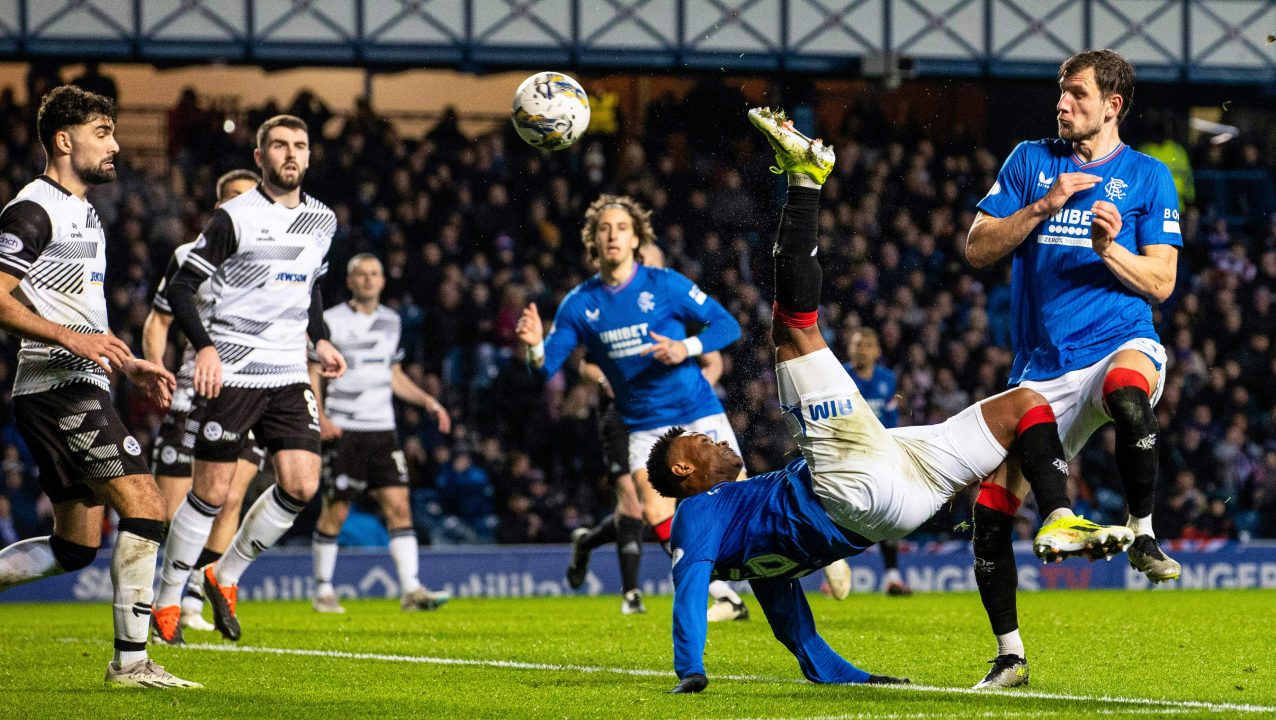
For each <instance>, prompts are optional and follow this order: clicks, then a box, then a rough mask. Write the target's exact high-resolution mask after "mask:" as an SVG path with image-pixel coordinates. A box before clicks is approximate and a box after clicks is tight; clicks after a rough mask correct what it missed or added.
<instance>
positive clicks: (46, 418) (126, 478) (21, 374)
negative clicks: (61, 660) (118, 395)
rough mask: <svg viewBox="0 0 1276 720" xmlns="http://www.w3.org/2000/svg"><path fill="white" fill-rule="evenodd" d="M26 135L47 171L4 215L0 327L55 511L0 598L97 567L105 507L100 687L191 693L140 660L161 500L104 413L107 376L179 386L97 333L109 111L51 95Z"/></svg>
mask: <svg viewBox="0 0 1276 720" xmlns="http://www.w3.org/2000/svg"><path fill="white" fill-rule="evenodd" d="M36 134H37V135H38V136H39V138H40V144H41V145H43V146H44V152H45V156H46V157H47V158H48V160H47V164H46V165H45V169H44V174H43V175H41V176H40V177H38V178H36V179H35V180H34V181H33V182H31V183H29V184H28V185H27V186H26V187H24V188H22V190H21V191H20V192H19V193H18V195H17V196H16V197H15V198H14V199H13V201H12V202H10V203H9V204H8V205H6V206H5V207H4V211H3V212H0V327H2V328H3V329H4V330H5V331H6V332H9V333H12V334H14V335H17V336H19V337H21V338H22V347H21V350H19V352H18V371H17V375H16V377H15V378H14V382H13V406H14V417H15V419H16V420H17V424H18V430H19V431H20V432H21V433H22V438H23V440H25V441H26V444H27V447H28V448H29V449H30V450H31V454H32V455H33V456H34V457H35V460H36V464H37V466H38V467H39V469H40V486H41V488H43V490H44V492H45V494H46V495H48V496H49V500H50V501H51V502H52V503H53V534H52V535H50V536H46V537H39V538H31V539H29V540H23V541H22V542H19V543H15V544H13V545H10V546H9V547H7V548H5V549H4V550H0V590H4V589H6V588H10V587H13V586H15V585H21V584H22V583H27V582H31V581H33V580H39V579H41V578H45V577H49V576H52V575H59V574H61V573H64V572H72V571H75V570H79V569H81V568H83V567H86V566H87V565H88V564H89V563H91V562H93V558H94V557H95V556H96V555H97V550H98V548H99V547H100V546H101V544H102V520H103V508H102V504H103V503H104V502H109V503H110V504H111V507H113V508H114V509H115V511H116V512H117V513H119V516H120V521H119V524H118V525H117V529H118V531H119V535H118V537H117V538H116V541H115V550H114V552H113V553H112V554H111V584H112V597H113V601H112V602H113V608H114V610H113V612H114V618H115V658H114V659H113V660H112V661H111V662H110V664H108V665H107V667H106V683H107V684H108V685H117V686H123V687H151V688H173V687H184V688H189V687H201V686H200V685H199V684H198V683H193V682H189V681H187V680H182V679H181V678H177V677H174V676H173V675H172V674H170V673H168V672H166V671H165V670H164V668H162V667H160V666H159V665H156V664H155V663H154V662H153V661H152V660H150V658H149V657H148V656H147V653H146V627H147V620H148V619H149V617H150V613H151V599H152V591H151V584H152V583H153V581H154V579H155V556H156V554H157V553H158V550H159V545H160V543H161V542H163V540H164V500H163V499H162V498H161V497H160V494H159V490H158V489H157V488H156V487H155V481H154V480H152V479H151V476H150V473H149V472H148V468H147V467H146V461H145V460H144V459H143V458H142V446H141V445H140V444H139V443H138V442H137V439H136V438H134V437H133V436H132V435H130V434H129V431H128V429H127V428H126V427H124V423H123V422H121V420H120V417H119V415H118V414H117V413H116V412H115V408H114V407H113V406H112V405H111V396H110V393H109V390H110V387H111V385H110V380H109V379H108V373H110V372H112V371H114V370H117V369H118V370H121V371H123V372H124V374H125V375H126V376H127V377H128V378H129V380H130V381H132V382H133V383H134V384H136V385H137V386H138V387H139V388H141V389H142V390H143V391H145V392H146V394H147V395H149V396H151V397H152V398H154V399H155V400H156V401H158V402H159V403H160V404H161V406H167V405H168V403H169V401H170V400H171V397H172V391H173V389H174V387H175V386H176V383H175V380H174V378H173V376H172V374H171V373H169V372H168V371H167V370H165V369H164V368H163V367H161V366H159V365H155V364H153V363H150V362H147V361H145V360H138V359H136V358H134V357H133V355H132V353H131V352H129V349H128V346H127V345H125V344H124V343H123V342H121V341H120V340H119V339H117V338H116V337H115V336H113V335H111V332H110V328H109V325H108V324H107V318H106V296H105V295H104V294H103V292H102V282H103V279H104V278H105V275H106V236H105V234H104V233H103V232H102V223H101V221H100V220H99V219H98V215H97V212H96V211H95V210H94V209H93V206H92V205H91V204H89V202H88V201H87V200H85V199H84V196H85V193H86V192H87V191H88V189H89V187H90V186H93V185H100V184H103V183H108V182H111V181H112V180H114V179H115V156H116V153H118V152H119V149H120V146H119V144H118V143H117V142H116V141H115V105H114V103H112V102H111V101H110V100H109V99H107V98H105V97H102V96H100V95H95V94H93V93H90V92H86V91H84V90H81V89H79V88H77V87H72V86H64V87H59V88H56V89H54V90H53V91H51V92H49V93H48V94H47V95H45V96H44V97H43V98H42V99H41V101H40V109H39V112H38V114H37V116H36ZM15 290H18V291H19V292H18V293H17V294H16V296H15V292H14V291H15Z"/></svg>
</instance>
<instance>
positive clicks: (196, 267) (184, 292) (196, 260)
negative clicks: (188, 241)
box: [165, 209, 239, 351]
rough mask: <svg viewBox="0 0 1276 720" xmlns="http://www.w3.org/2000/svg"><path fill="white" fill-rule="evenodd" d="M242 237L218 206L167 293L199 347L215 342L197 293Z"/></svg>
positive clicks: (176, 316) (186, 331)
mask: <svg viewBox="0 0 1276 720" xmlns="http://www.w3.org/2000/svg"><path fill="white" fill-rule="evenodd" d="M238 247H239V241H238V240H237V239H236V237H235V224H234V221H232V220H231V219H230V215H229V214H227V213H226V211H225V210H221V209H218V210H215V211H214V212H213V217H212V218H211V219H210V220H209V221H208V225H206V226H205V227H204V232H202V233H200V235H199V239H198V240H196V241H195V245H194V246H192V247H191V251H190V252H189V253H187V254H186V259H185V260H184V261H182V266H181V268H179V269H178V271H177V274H176V275H174V276H173V281H172V282H170V283H169V285H168V290H167V292H166V293H165V295H166V298H167V300H168V304H169V307H171V308H172V311H173V319H174V320H176V321H177V325H178V327H180V328H181V329H182V333H183V334H185V335H186V339H188V340H190V343H191V345H192V346H193V347H194V348H195V349H196V350H197V351H198V350H203V349H204V348H206V347H208V346H209V345H212V344H213V339H212V337H210V336H209V334H208V330H207V329H206V328H205V327H204V322H203V320H201V319H200V317H199V306H198V305H197V304H196V302H195V294H196V293H197V292H198V291H199V286H200V285H201V284H202V283H203V282H204V281H205V280H207V279H208V278H209V276H211V275H212V274H213V273H215V272H217V268H219V267H221V264H222V263H223V262H225V260H226V258H228V257H230V256H231V255H233V254H234V253H235V250H236V249H238Z"/></svg>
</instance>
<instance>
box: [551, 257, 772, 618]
mask: <svg viewBox="0 0 1276 720" xmlns="http://www.w3.org/2000/svg"><path fill="white" fill-rule="evenodd" d="M638 255H639V258H640V259H641V262H642V264H643V265H645V266H646V267H649V268H662V267H664V266H665V258H664V253H663V252H661V250H660V246H659V245H656V244H655V243H652V242H644V243H642V244H641V245H639V246H638ZM696 362H697V364H699V365H700V373H701V374H702V375H704V378H705V380H706V381H707V382H708V383H709V386H710V387H713V386H715V385H717V384H718V380H719V379H720V378H721V377H722V371H723V363H722V353H721V352H717V351H715V352H707V353H704V354H703V355H700V356H699V357H697V358H696ZM580 374H581V376H582V377H584V378H585V379H586V380H590V381H593V382H595V383H597V384H598V386H599V395H600V399H601V402H600V404H601V410H602V412H601V413H600V415H601V417H600V420H599V425H600V427H599V433H600V435H601V436H602V451H603V465H604V466H605V467H606V468H607V480H608V482H609V483H610V484H611V486H612V488H613V489H614V490H615V492H616V510H615V512H614V513H612V514H610V515H608V516H607V517H604V518H603V519H602V520H600V521H599V522H598V524H597V525H595V526H594V527H592V528H577V529H576V530H574V531H572V558H571V562H569V563H568V565H567V584H568V585H570V586H571V587H573V588H578V587H580V586H581V585H584V584H585V578H586V577H587V576H588V575H589V556H590V554H591V553H592V552H593V551H594V550H595V549H597V548H599V547H601V546H602V545H606V544H607V543H611V542H614V543H616V554H617V556H618V559H619V565H620V593H621V597H627V598H631V599H633V600H634V601H633V602H629V601H626V602H624V603H622V604H621V607H620V609H621V612H622V613H624V614H626V615H632V614H634V613H640V612H646V610H647V609H646V607H645V606H643V604H642V600H641V593H638V594H634V593H633V592H632V591H634V590H637V589H638V577H639V575H638V571H639V569H640V567H641V562H642V531H643V526H644V523H643V520H642V503H641V502H640V501H639V499H638V489H637V488H636V487H635V486H634V477H633V475H632V474H631V473H630V472H629V429H628V428H626V427H625V421H624V420H623V419H622V418H621V417H620V411H619V410H617V408H616V402H615V399H614V398H615V391H614V390H612V387H611V385H610V384H609V383H608V382H607V376H606V374H604V373H603V370H602V368H600V367H598V366H597V365H595V364H593V363H590V362H582V363H581V369H580ZM712 611H713V612H711V613H710V620H714V619H715V617H719V618H720V619H724V620H726V619H735V620H740V619H747V618H748V611H747V610H745V611H743V612H740V611H738V610H736V608H735V607H734V606H733V605H732V604H731V603H730V602H726V603H721V604H719V603H714V606H713V608H712Z"/></svg>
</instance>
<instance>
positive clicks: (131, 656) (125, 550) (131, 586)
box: [111, 518, 164, 667]
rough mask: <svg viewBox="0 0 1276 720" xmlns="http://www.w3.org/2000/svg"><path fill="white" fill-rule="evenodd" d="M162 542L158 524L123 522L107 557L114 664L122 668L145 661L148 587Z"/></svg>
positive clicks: (149, 613)
mask: <svg viewBox="0 0 1276 720" xmlns="http://www.w3.org/2000/svg"><path fill="white" fill-rule="evenodd" d="M163 541H164V523H163V521H161V520H146V519H141V518H123V519H122V520H120V524H119V537H118V538H117V539H116V541H115V551H114V553H113V554H112V556H111V585H112V587H113V594H114V595H113V606H114V607H113V609H114V615H115V662H116V664H118V665H120V666H121V667H122V666H125V665H128V664H130V663H134V662H137V661H138V660H141V659H143V658H145V657H146V632H147V629H148V628H149V626H150V621H151V599H152V597H153V592H152V590H151V585H152V584H153V583H154V582H155V556H156V555H158V554H159V546H160V543H161V542H163Z"/></svg>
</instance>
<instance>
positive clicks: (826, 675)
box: [701, 578, 869, 683]
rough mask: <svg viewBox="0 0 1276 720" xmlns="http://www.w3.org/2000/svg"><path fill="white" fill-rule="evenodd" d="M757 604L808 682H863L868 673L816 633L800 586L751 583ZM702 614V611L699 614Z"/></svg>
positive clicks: (769, 580)
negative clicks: (848, 660) (839, 653)
mask: <svg viewBox="0 0 1276 720" xmlns="http://www.w3.org/2000/svg"><path fill="white" fill-rule="evenodd" d="M749 585H750V586H752V587H753V594H754V596H755V597H756V598H757V601H758V605H760V606H761V607H762V612H763V613H764V614H765V615H766V619H767V622H768V623H770V624H771V632H772V633H774V634H775V639H776V640H779V641H780V642H781V643H782V644H783V645H784V647H786V648H788V649H789V652H791V653H793V656H794V657H796V658H797V661H798V666H799V667H801V668H802V674H803V675H804V676H806V679H807V680H810V681H811V682H816V683H862V682H864V681H865V680H868V678H869V674H868V673H866V672H864V671H863V670H860V669H859V668H857V667H855V666H854V665H852V664H850V663H849V662H847V661H846V660H844V659H843V658H842V656H841V655H838V654H837V653H836V652H835V651H834V650H833V648H831V647H829V644H828V643H827V642H825V641H824V638H822V637H820V634H819V633H817V632H816V631H815V618H814V617H812V615H811V606H810V605H809V604H807V602H806V593H804V592H803V591H802V585H801V584H800V583H799V582H798V581H797V580H796V579H794V578H766V579H762V580H750V581H749ZM703 614H704V613H703V612H702V613H701V615H703Z"/></svg>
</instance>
